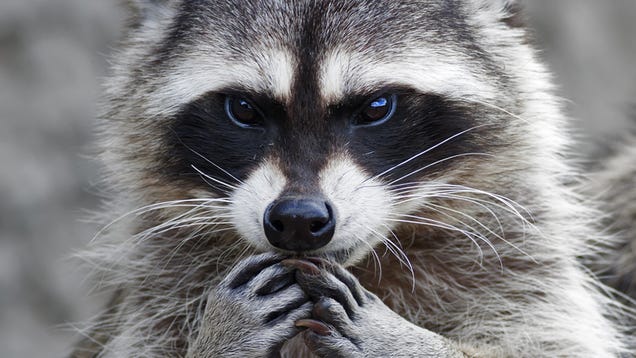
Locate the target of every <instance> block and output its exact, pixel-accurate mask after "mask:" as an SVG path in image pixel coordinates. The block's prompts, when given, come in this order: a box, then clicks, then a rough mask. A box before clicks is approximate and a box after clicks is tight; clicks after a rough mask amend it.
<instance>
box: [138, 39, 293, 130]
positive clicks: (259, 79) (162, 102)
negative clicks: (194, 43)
mask: <svg viewBox="0 0 636 358" xmlns="http://www.w3.org/2000/svg"><path fill="white" fill-rule="evenodd" d="M215 51H216V52H218V49H217V50H215ZM215 51H213V50H210V51H207V52H208V53H210V54H214V53H215ZM200 52H201V53H205V52H206V51H200ZM253 53H254V54H257V55H255V56H254V57H251V58H245V59H244V61H243V62H227V60H225V59H223V58H222V57H218V56H213V55H210V56H206V57H202V56H200V55H199V56H192V57H189V58H188V59H187V60H185V61H183V62H181V63H179V64H178V65H177V67H176V68H174V69H173V70H171V71H170V75H169V76H167V77H166V78H158V79H157V80H156V86H157V88H159V89H158V90H157V91H155V92H153V93H151V94H150V95H149V105H148V107H149V108H148V110H149V111H151V113H150V114H151V115H152V114H154V115H157V116H164V117H165V116H169V115H173V114H175V113H176V112H177V111H178V110H179V108H180V107H181V106H183V105H184V104H187V103H189V102H192V101H194V100H196V99H197V98H199V97H201V96H202V95H204V94H206V93H209V92H214V91H218V90H220V89H223V88H232V87H235V88H238V89H245V90H251V91H254V92H259V93H271V94H272V95H273V97H274V98H275V99H277V100H279V101H281V102H282V103H286V102H287V101H288V100H289V98H290V97H291V88H292V81H293V77H294V70H295V68H296V66H295V63H294V58H293V56H292V55H291V54H290V53H289V52H287V51H284V50H281V49H263V50H259V51H253Z"/></svg>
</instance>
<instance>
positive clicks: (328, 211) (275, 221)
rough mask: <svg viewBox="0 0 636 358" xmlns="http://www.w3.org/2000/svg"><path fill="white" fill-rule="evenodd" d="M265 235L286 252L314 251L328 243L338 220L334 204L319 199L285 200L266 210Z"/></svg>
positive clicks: (278, 201) (276, 202)
mask: <svg viewBox="0 0 636 358" xmlns="http://www.w3.org/2000/svg"><path fill="white" fill-rule="evenodd" d="M263 225H264V227H265V236H267V240H268V241H269V242H270V243H271V244H272V245H273V246H275V247H277V248H280V249H283V250H287V251H296V252H302V251H312V250H317V249H319V248H321V247H323V246H325V245H327V244H328V243H329V241H331V238H332V237H333V234H334V231H335V228H336V220H335V218H334V215H333V209H332V208H331V205H329V203H328V202H327V201H325V200H322V199H317V198H283V199H279V200H277V201H275V202H273V203H272V204H270V205H269V207H268V208H267V209H266V210H265V216H264V220H263Z"/></svg>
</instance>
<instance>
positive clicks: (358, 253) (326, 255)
mask: <svg viewBox="0 0 636 358" xmlns="http://www.w3.org/2000/svg"><path fill="white" fill-rule="evenodd" d="M371 251H372V250H371V249H370V247H369V246H368V245H367V244H365V243H363V242H358V243H355V244H353V246H351V247H348V248H344V249H337V250H329V249H326V250H325V249H323V250H319V251H313V252H312V251H310V252H287V251H282V250H279V249H276V248H270V250H269V252H271V253H273V254H277V255H282V256H285V257H292V258H298V259H305V258H320V259H323V260H326V261H328V262H332V263H334V264H338V265H342V266H344V267H349V266H352V265H354V264H356V263H357V262H358V261H360V260H361V259H362V258H364V257H365V256H367V255H369V254H370V253H371Z"/></svg>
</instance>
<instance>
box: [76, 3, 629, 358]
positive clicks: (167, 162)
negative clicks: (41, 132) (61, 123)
mask: <svg viewBox="0 0 636 358" xmlns="http://www.w3.org/2000/svg"><path fill="white" fill-rule="evenodd" d="M134 8H135V16H133V18H132V20H131V23H130V26H129V30H128V33H127V36H126V37H125V40H124V41H123V44H122V48H121V50H120V52H119V53H118V54H117V55H116V56H115V58H114V68H113V74H112V76H111V78H110V79H109V80H108V83H107V90H106V95H105V98H106V101H105V108H106V110H105V112H104V114H103V118H104V124H103V128H102V139H103V143H102V147H103V154H102V158H103V159H104V160H105V162H106V163H107V165H108V168H109V173H108V176H107V177H108V179H107V180H108V182H109V184H110V185H111V187H112V188H114V190H115V191H116V193H117V194H116V196H115V199H114V200H113V201H112V203H111V205H110V208H111V209H110V213H111V215H113V214H114V216H115V217H119V219H117V220H115V221H114V222H113V223H112V224H111V225H109V226H108V227H107V228H106V229H104V230H103V232H101V233H100V235H98V236H99V237H100V238H99V239H98V240H96V241H95V242H94V243H93V244H92V245H91V247H90V248H89V249H88V251H87V253H85V254H84V257H85V259H86V260H87V261H89V262H90V263H91V264H92V265H93V266H94V267H95V270H96V275H97V280H98V281H99V282H100V283H101V287H102V288H104V289H107V290H109V291H111V292H113V298H112V300H111V302H110V303H109V304H108V306H107V307H106V309H105V311H104V313H103V314H102V315H101V316H100V317H98V318H97V319H96V321H95V323H94V324H93V325H92V326H91V327H90V328H87V329H86V330H85V331H84V334H85V335H86V339H85V340H84V341H83V342H81V343H80V344H79V345H78V346H77V349H76V351H75V352H74V353H73V354H72V356H73V357H95V356H97V357H165V356H170V357H193V358H194V357H197V358H200V357H216V356H224V357H261V356H289V357H298V356H306V357H311V356H318V357H388V356H393V357H615V356H620V355H622V354H625V355H630V354H633V351H630V348H629V343H630V342H629V341H628V340H629V337H628V336H627V335H626V334H624V333H623V332H624V331H623V328H622V327H621V326H620V325H619V324H617V323H615V322H616V319H617V318H620V316H621V314H622V313H621V312H622V310H623V309H622V306H621V305H620V304H619V303H617V302H616V301H615V300H614V299H612V298H611V297H608V296H607V295H605V294H603V293H602V292H603V291H605V290H606V289H605V288H604V287H603V286H602V285H601V284H600V283H599V282H597V280H596V279H595V278H594V277H593V275H592V274H590V273H589V272H588V270H586V269H585V268H584V267H583V266H582V264H581V262H580V260H579V258H580V257H583V256H589V255H592V256H593V255H597V254H598V253H599V251H598V250H597V249H596V248H597V247H601V246H602V245H600V244H602V243H603V240H605V239H604V237H603V236H602V235H601V234H599V233H600V232H601V230H599V226H598V222H597V221H598V217H599V215H598V212H597V211H596V210H595V209H594V208H593V205H591V204H590V203H589V201H587V200H585V198H583V197H581V195H580V194H579V193H578V191H577V189H576V188H577V186H578V184H577V183H578V182H579V175H578V172H577V170H576V168H575V167H574V166H573V165H572V164H571V163H570V162H569V160H568V153H569V152H568V151H569V147H570V144H571V139H570V135H569V132H568V120H567V118H566V116H565V115H564V111H563V108H562V107H563V106H562V103H561V100H560V99H559V98H558V97H557V96H556V95H555V94H554V92H555V90H554V87H553V85H552V82H551V79H550V75H549V74H548V72H547V70H546V68H545V67H544V65H543V64H542V63H541V61H540V60H539V59H538V55H537V52H536V51H535V50H534V48H533V46H532V45H531V43H530V41H529V33H528V30H527V29H526V28H525V27H524V26H523V25H522V21H521V19H522V17H521V13H520V12H519V8H520V7H519V5H518V3H517V2H515V1H506V0H413V1H394V0H373V1H371V0H351V1H337V0H299V1H281V0H263V1H258V2H247V1H245V2H242V1H241V2H236V1H226V0H200V1H177V0H166V1H137V2H135V3H134Z"/></svg>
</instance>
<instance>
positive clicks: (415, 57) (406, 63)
mask: <svg viewBox="0 0 636 358" xmlns="http://www.w3.org/2000/svg"><path fill="white" fill-rule="evenodd" d="M469 68H470V62H469V61H468V60H467V59H464V58H462V56H461V55H459V54H443V53H440V52H434V51H427V50H423V49H418V50H411V51H410V52H406V53H403V54H401V55H400V56H399V57H398V56H396V57H394V58H389V59H387V58H382V59H374V58H372V57H371V56H368V55H366V54H359V53H349V52H346V51H343V50H334V51H331V52H330V53H328V54H327V55H326V57H325V60H324V61H323V63H322V64H321V66H320V68H319V76H318V79H319V81H320V89H321V97H322V98H323V100H324V101H325V102H326V103H336V102H338V101H339V100H341V99H342V98H343V97H345V96H346V95H347V94H349V93H355V92H361V91H362V92H365V91H366V92H368V91H374V90H377V89H379V88H381V87H382V86H386V85H402V86H408V87H411V88H413V89H416V90H418V91H420V92H423V93H435V94H440V95H444V96H448V97H451V98H457V99H462V98H493V97H494V96H495V91H496V90H495V88H494V87H493V86H492V85H490V84H489V83H488V81H487V79H486V78H485V77H484V76H481V75H479V74H478V73H475V72H473V71H471V70H470V69H469Z"/></svg>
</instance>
